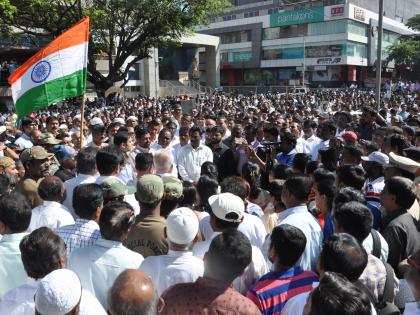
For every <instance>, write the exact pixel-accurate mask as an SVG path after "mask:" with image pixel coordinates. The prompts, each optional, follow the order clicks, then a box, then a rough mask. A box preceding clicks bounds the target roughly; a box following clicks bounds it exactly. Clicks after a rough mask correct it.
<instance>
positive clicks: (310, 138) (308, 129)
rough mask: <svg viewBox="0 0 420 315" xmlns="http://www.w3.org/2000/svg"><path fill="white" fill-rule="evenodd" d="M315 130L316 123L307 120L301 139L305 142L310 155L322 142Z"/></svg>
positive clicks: (304, 123)
mask: <svg viewBox="0 0 420 315" xmlns="http://www.w3.org/2000/svg"><path fill="white" fill-rule="evenodd" d="M315 128H316V123H315V122H314V121H312V120H305V121H304V122H303V128H302V131H303V136H302V137H301V138H302V139H303V140H305V142H306V144H307V146H308V149H309V153H311V152H312V150H313V149H314V147H315V146H316V145H318V144H319V143H320V142H321V139H319V138H318V137H317V136H316V135H315V133H314V130H315Z"/></svg>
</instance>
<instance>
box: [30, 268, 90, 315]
mask: <svg viewBox="0 0 420 315" xmlns="http://www.w3.org/2000/svg"><path fill="white" fill-rule="evenodd" d="M81 297H82V284H81V283H80V279H79V277H78V276H77V275H76V273H74V271H71V270H69V269H57V270H54V271H53V272H51V273H50V274H48V275H46V276H45V277H44V278H43V279H42V280H40V281H39V284H38V289H37V290H36V293H35V308H36V310H37V311H38V312H39V313H40V314H43V315H65V314H67V313H69V312H70V311H71V310H73V309H74V308H75V307H76V306H77V304H79V302H80V300H81Z"/></svg>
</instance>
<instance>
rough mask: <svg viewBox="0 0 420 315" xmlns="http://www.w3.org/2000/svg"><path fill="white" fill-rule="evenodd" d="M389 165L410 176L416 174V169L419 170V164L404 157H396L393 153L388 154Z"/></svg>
mask: <svg viewBox="0 0 420 315" xmlns="http://www.w3.org/2000/svg"><path fill="white" fill-rule="evenodd" d="M389 164H390V165H392V166H395V167H398V168H401V169H403V170H405V171H407V172H410V173H412V174H416V172H417V169H419V168H420V163H417V162H416V161H414V160H412V159H409V158H407V157H405V156H401V155H397V154H395V153H394V152H390V153H389Z"/></svg>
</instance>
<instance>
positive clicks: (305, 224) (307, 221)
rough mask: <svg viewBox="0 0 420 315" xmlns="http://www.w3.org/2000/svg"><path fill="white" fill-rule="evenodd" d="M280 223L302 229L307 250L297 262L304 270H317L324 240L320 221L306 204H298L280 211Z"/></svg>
mask: <svg viewBox="0 0 420 315" xmlns="http://www.w3.org/2000/svg"><path fill="white" fill-rule="evenodd" d="M279 221H280V225H282V224H290V225H292V226H294V227H297V228H298V229H300V230H301V231H302V232H303V234H305V236H306V247H305V250H304V252H303V254H302V256H301V257H300V259H299V260H298V262H297V263H296V265H295V266H299V267H300V268H302V269H303V270H312V271H316V263H317V260H318V256H319V253H320V251H321V245H322V240H323V232H322V229H321V226H320V225H319V223H318V221H317V220H316V219H315V218H314V217H313V215H312V214H311V213H310V212H309V211H308V208H307V207H306V206H297V207H292V208H289V209H287V210H285V211H283V212H280V217H279Z"/></svg>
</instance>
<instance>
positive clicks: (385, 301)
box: [355, 229, 401, 315]
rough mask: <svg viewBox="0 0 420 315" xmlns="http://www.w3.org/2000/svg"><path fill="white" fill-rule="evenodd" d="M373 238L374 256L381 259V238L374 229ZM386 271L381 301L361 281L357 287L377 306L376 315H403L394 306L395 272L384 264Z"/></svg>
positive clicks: (357, 283) (388, 265)
mask: <svg viewBox="0 0 420 315" xmlns="http://www.w3.org/2000/svg"><path fill="white" fill-rule="evenodd" d="M371 234H372V238H373V250H372V255H374V256H375V257H377V258H380V257H381V239H380V238H379V235H378V232H377V231H375V230H374V229H372V231H371ZM383 264H384V266H385V269H386V281H385V289H384V294H383V295H382V298H381V300H379V301H377V300H376V298H375V297H374V296H373V294H372V293H371V292H370V291H369V289H368V288H367V287H366V286H365V285H364V284H363V283H361V282H360V281H359V280H357V281H356V283H355V284H356V286H357V287H358V288H359V289H361V290H362V291H363V292H365V293H366V294H367V296H368V297H369V300H370V301H371V302H372V304H373V305H374V306H375V310H376V313H377V314H378V315H401V312H400V310H399V309H398V307H397V306H395V304H393V301H394V298H395V294H394V270H393V269H392V267H391V265H390V264H388V263H386V262H383Z"/></svg>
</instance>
